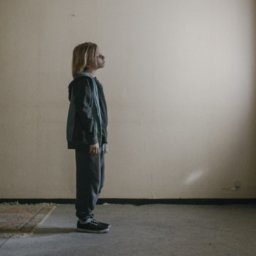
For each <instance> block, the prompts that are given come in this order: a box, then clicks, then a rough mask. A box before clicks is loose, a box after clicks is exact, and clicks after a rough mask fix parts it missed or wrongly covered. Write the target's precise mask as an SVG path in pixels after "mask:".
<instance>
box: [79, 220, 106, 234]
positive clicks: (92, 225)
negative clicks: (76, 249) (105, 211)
mask: <svg viewBox="0 0 256 256" xmlns="http://www.w3.org/2000/svg"><path fill="white" fill-rule="evenodd" d="M109 228H110V227H109V225H108V224H105V223H100V222H97V221H95V220H94V219H91V220H89V221H88V222H86V223H81V222H80V221H78V222H77V231H79V232H87V233H107V232H108V231H109Z"/></svg>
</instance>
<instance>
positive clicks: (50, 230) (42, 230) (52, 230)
mask: <svg viewBox="0 0 256 256" xmlns="http://www.w3.org/2000/svg"><path fill="white" fill-rule="evenodd" d="M74 232H77V230H76V229H75V228H59V227H38V228H36V229H35V230H34V232H33V233H34V234H35V235H49V234H68V233H74Z"/></svg>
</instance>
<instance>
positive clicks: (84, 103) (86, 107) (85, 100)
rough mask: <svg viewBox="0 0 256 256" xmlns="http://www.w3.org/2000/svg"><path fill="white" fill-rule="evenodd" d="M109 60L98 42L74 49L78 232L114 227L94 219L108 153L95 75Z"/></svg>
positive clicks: (71, 144)
mask: <svg viewBox="0 0 256 256" xmlns="http://www.w3.org/2000/svg"><path fill="white" fill-rule="evenodd" d="M104 65H105V57H104V56H103V55H102V54H101V51H100V49H99V47H98V46H97V45H96V44H95V43H90V42H86V43H82V44H79V45H78V46H76V47H75V48H74V50H73V61H72V73H73V77H74V79H73V81H72V82H71V83H70V84H69V101H70V105H69V112H68V118H67V142H68V148H69V149H75V156H76V216H77V217H78V222H77V229H78V231H82V232H93V233H106V232H108V231H109V229H110V225H109V224H106V223H102V222H97V221H96V220H95V219H94V218H93V210H94V208H95V206H96V203H97V200H98V197H99V194H100V192H101V189H102V187H103V181H104V153H105V152H106V144H107V123H108V116H107V105H106V101H105V97H104V92H103V88H102V85H101V84H100V82H99V81H98V80H97V78H96V76H95V72H96V71H97V70H98V69H100V68H103V67H104Z"/></svg>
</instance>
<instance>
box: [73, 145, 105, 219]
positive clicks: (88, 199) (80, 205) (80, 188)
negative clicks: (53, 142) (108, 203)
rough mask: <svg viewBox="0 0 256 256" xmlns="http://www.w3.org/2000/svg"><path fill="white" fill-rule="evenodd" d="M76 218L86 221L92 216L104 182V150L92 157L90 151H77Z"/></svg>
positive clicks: (101, 148) (101, 149)
mask: <svg viewBox="0 0 256 256" xmlns="http://www.w3.org/2000/svg"><path fill="white" fill-rule="evenodd" d="M75 155H76V216H77V217H78V218H79V219H80V220H86V219H87V218H89V217H90V216H91V215H92V212H93V210H94V208H95V206H96V203H97V200H98V197H99V194H100V192H101V189H102V187H103V182H104V150H103V147H100V152H99V154H98V155H95V156H92V155H90V154H89V151H88V150H84V149H83V150H80V149H76V150H75Z"/></svg>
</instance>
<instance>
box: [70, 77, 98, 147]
mask: <svg viewBox="0 0 256 256" xmlns="http://www.w3.org/2000/svg"><path fill="white" fill-rule="evenodd" d="M73 97H74V98H73V100H74V104H75V108H76V112H77V114H78V117H79V120H80V122H81V125H82V127H83V129H84V131H85V134H86V136H87V140H88V143H89V144H90V145H93V144H96V143H97V142H98V139H97V130H96V128H97V125H96V120H94V117H93V98H92V97H93V94H92V89H91V85H90V81H89V80H88V79H87V78H85V77H82V78H78V81H77V84H75V85H74V86H73Z"/></svg>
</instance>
